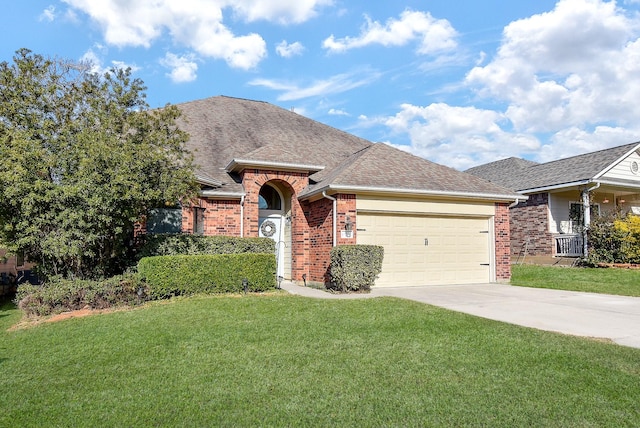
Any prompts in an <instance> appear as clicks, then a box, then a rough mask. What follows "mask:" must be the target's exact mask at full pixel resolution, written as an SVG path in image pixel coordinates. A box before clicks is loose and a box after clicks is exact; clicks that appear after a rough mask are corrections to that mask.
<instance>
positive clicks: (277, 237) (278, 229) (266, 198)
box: [258, 184, 286, 278]
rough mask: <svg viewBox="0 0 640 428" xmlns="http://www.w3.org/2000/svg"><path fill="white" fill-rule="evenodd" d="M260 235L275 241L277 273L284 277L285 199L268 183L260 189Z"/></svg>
mask: <svg viewBox="0 0 640 428" xmlns="http://www.w3.org/2000/svg"><path fill="white" fill-rule="evenodd" d="M259 210H260V211H259V214H258V236H260V237H265V238H271V239H273V241H274V242H275V251H276V263H277V271H276V273H277V275H278V276H281V277H283V278H284V253H285V247H286V244H285V236H284V227H283V226H284V221H283V217H284V199H283V197H282V195H281V194H280V192H279V191H278V190H277V189H276V188H275V187H272V186H270V185H268V184H265V185H264V186H262V188H261V189H260V198H259Z"/></svg>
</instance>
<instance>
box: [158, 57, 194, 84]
mask: <svg viewBox="0 0 640 428" xmlns="http://www.w3.org/2000/svg"><path fill="white" fill-rule="evenodd" d="M160 64H162V65H163V66H165V67H167V68H169V69H171V72H170V73H169V74H167V75H168V76H169V77H170V78H171V80H172V81H173V82H174V83H185V82H193V81H194V80H196V78H197V77H198V76H197V74H196V72H197V71H198V64H197V63H196V62H195V61H194V57H193V55H185V56H178V55H176V54H173V53H171V52H167V54H166V55H165V57H164V58H163V59H161V60H160Z"/></svg>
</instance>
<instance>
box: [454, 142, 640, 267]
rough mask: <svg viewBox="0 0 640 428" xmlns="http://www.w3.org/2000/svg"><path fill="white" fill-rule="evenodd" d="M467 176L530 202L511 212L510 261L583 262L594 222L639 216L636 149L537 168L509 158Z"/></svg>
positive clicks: (623, 148) (639, 163)
mask: <svg viewBox="0 0 640 428" xmlns="http://www.w3.org/2000/svg"><path fill="white" fill-rule="evenodd" d="M466 172H468V173H470V174H474V175H476V176H478V177H482V178H484V179H486V180H489V181H491V182H493V183H495V184H498V185H502V186H505V187H507V188H509V189H511V190H514V191H516V192H518V193H520V194H522V195H526V196H528V197H529V198H528V199H527V200H526V201H521V202H520V203H519V204H517V205H516V206H514V207H512V208H511V215H510V217H511V250H512V253H513V254H514V255H516V254H523V253H524V252H525V251H526V253H527V254H529V255H553V256H573V257H577V256H582V255H584V254H585V252H586V244H587V243H586V240H585V239H584V236H583V231H584V228H585V226H588V225H589V223H590V221H591V219H592V218H593V216H595V215H598V214H604V213H607V212H614V211H616V210H617V211H620V212H622V213H627V212H633V213H636V214H640V143H633V144H627V145H624V146H619V147H613V148H611V149H607V150H600V151H597V152H592V153H587V154H583V155H579V156H574V157H570V158H566V159H560V160H557V161H553V162H547V163H541V164H538V163H535V162H531V161H527V160H524V159H518V158H508V159H504V160H500V161H496V162H491V163H488V164H485V165H480V166H477V167H475V168H471V169H469V170H467V171H466Z"/></svg>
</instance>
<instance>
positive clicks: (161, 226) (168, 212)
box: [147, 208, 182, 234]
mask: <svg viewBox="0 0 640 428" xmlns="http://www.w3.org/2000/svg"><path fill="white" fill-rule="evenodd" d="M180 232H182V208H155V209H152V210H150V211H149V217H147V233H149V234H156V233H180Z"/></svg>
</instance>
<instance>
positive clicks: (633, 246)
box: [614, 215, 640, 263]
mask: <svg viewBox="0 0 640 428" xmlns="http://www.w3.org/2000/svg"><path fill="white" fill-rule="evenodd" d="M614 229H615V231H616V232H617V233H619V234H621V235H622V237H623V238H622V243H621V246H620V247H621V253H622V256H623V258H624V263H640V217H639V216H637V215H627V216H626V217H624V218H621V219H617V220H616V221H614Z"/></svg>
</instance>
